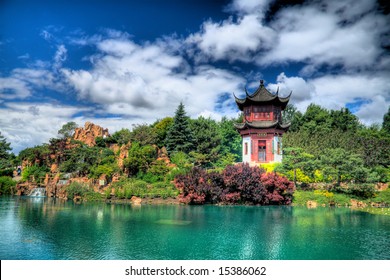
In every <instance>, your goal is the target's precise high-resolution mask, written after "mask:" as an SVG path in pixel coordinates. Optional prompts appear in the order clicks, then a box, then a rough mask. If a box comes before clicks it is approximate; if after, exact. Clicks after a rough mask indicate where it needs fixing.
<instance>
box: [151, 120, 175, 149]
mask: <svg viewBox="0 0 390 280" xmlns="http://www.w3.org/2000/svg"><path fill="white" fill-rule="evenodd" d="M172 125H173V118H171V117H166V118H163V119H162V120H158V121H156V122H155V123H154V124H153V129H154V131H155V132H156V134H157V146H158V147H159V148H161V147H163V146H165V145H166V138H167V135H168V131H169V129H170V128H171V126H172Z"/></svg>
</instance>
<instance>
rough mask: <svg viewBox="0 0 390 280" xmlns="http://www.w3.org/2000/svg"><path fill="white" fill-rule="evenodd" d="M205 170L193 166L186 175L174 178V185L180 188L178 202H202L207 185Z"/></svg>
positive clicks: (203, 201) (204, 198)
mask: <svg viewBox="0 0 390 280" xmlns="http://www.w3.org/2000/svg"><path fill="white" fill-rule="evenodd" d="M206 175H207V173H206V171H205V170H203V169H201V168H199V167H194V168H192V169H191V170H190V172H188V174H186V175H179V176H177V177H176V179H175V185H176V187H177V188H178V189H179V190H180V195H179V199H180V202H183V203H187V204H204V203H205V201H206V193H207V192H208V189H209V185H208V182H207V180H206V179H205V178H206Z"/></svg>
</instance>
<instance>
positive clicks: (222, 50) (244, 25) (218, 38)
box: [186, 14, 276, 62]
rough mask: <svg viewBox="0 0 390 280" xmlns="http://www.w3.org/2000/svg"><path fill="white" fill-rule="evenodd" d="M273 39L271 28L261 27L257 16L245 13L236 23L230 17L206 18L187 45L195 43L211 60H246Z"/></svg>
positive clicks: (265, 47)
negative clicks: (213, 19) (224, 18)
mask: <svg viewBox="0 0 390 280" xmlns="http://www.w3.org/2000/svg"><path fill="white" fill-rule="evenodd" d="M275 38H276V34H275V32H274V30H272V29H271V28H269V27H266V26H263V25H262V24H261V22H260V19H259V17H258V16H257V15H254V14H251V15H245V16H243V17H242V18H239V19H238V20H237V22H235V21H233V19H232V18H231V17H230V18H229V19H228V20H225V21H223V22H221V23H214V22H212V21H207V22H205V23H204V24H203V25H202V30H201V31H200V32H198V33H195V34H192V35H191V36H189V37H188V38H187V40H186V43H187V44H195V45H196V46H197V47H198V48H199V49H200V50H201V51H202V54H201V56H202V55H206V56H207V57H209V58H211V59H212V60H220V59H226V60H229V61H235V60H241V61H247V62H248V61H250V60H251V57H252V56H253V54H254V53H255V52H256V51H258V50H260V49H269V48H271V47H272V44H273V41H274V40H275Z"/></svg>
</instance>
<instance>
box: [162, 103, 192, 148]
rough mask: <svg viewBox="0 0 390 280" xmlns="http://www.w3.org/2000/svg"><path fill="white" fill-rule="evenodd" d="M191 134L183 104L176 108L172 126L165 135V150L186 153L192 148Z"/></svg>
mask: <svg viewBox="0 0 390 280" xmlns="http://www.w3.org/2000/svg"><path fill="white" fill-rule="evenodd" d="M193 139H194V137H193V133H192V131H191V129H190V125H189V118H188V117H187V116H186V111H185V109H184V105H183V103H181V102H180V104H179V106H178V107H177V110H176V113H175V117H174V119H173V124H172V126H171V127H170V129H169V131H168V134H167V140H166V145H167V150H168V152H169V153H170V154H171V153H173V152H185V153H188V152H190V151H191V149H192V148H193V141H194V140H193Z"/></svg>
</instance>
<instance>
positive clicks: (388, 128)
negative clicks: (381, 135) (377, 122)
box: [382, 106, 390, 135]
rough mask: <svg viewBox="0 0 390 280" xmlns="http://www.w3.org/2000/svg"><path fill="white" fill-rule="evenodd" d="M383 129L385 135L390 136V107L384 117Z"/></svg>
mask: <svg viewBox="0 0 390 280" xmlns="http://www.w3.org/2000/svg"><path fill="white" fill-rule="evenodd" d="M382 129H383V131H384V132H385V133H387V134H388V135H390V106H389V109H388V110H387V113H386V114H385V115H384V116H383V123H382Z"/></svg>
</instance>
